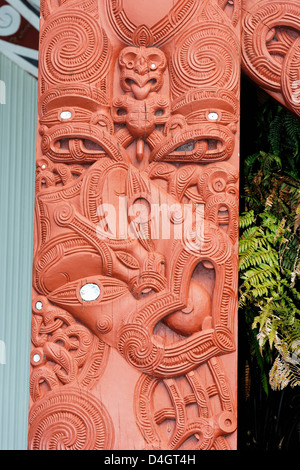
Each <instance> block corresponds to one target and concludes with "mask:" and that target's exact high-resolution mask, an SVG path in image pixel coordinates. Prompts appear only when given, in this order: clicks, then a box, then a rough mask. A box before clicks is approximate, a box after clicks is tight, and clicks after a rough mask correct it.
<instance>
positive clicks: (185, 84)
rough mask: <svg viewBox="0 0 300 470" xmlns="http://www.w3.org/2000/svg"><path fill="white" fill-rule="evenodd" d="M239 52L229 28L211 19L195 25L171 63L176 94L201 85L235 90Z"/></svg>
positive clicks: (173, 87)
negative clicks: (211, 21) (212, 21)
mask: <svg viewBox="0 0 300 470" xmlns="http://www.w3.org/2000/svg"><path fill="white" fill-rule="evenodd" d="M237 54H238V48H237V40H236V39H235V36H234V34H233V32H232V30H231V29H230V28H228V27H227V26H225V25H221V24H216V23H210V22H208V23H205V24H198V25H196V26H195V27H194V28H192V29H191V30H189V31H188V32H187V34H185V36H184V37H183V38H182V40H181V41H180V43H179V44H178V45H177V47H176V48H174V54H173V57H172V59H171V66H170V68H171V76H172V82H173V83H172V89H173V92H174V94H175V95H176V96H178V95H180V94H183V93H185V92H187V91H189V90H190V89H191V88H199V87H201V86H210V87H214V86H218V87H224V88H227V89H230V90H234V89H235V88H236V86H237V83H238V77H239V70H238V63H237V60H236V56H237Z"/></svg>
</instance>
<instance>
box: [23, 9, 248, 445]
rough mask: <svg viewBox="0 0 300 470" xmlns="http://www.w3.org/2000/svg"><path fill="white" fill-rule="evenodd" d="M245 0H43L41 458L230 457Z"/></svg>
mask: <svg viewBox="0 0 300 470" xmlns="http://www.w3.org/2000/svg"><path fill="white" fill-rule="evenodd" d="M240 14H241V12H240V1H239V0H229V1H226V0H225V1H223V0H203V1H201V2H200V1H194V0H177V1H176V2H174V1H173V0H165V1H164V2H161V1H158V0H151V1H149V0H139V1H138V2H136V1H133V0H123V1H122V0H101V1H97V0H78V1H77V0H41V27H40V49H39V58H40V59H39V60H40V63H39V106H38V112H39V114H38V145H37V159H36V164H37V175H36V225H35V246H34V261H33V265H34V275H33V314H32V361H31V366H32V368H31V377H30V399H31V402H30V416H29V448H30V449H106V450H108V449H116V450H117V449H122V450H124V449H130V450H135V449H136V450H142V449H163V450H177V449H181V450H187V449H188V450H208V449H211V450H218V449H224V450H225V449H236V426H237V418H236V416H237V396H236V394H237V390H236V389H237V352H236V351H237V278H238V263H237V261H238V258H237V254H238V250H237V244H238V176H239V86H240Z"/></svg>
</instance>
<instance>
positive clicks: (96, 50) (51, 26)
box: [40, 9, 110, 84]
mask: <svg viewBox="0 0 300 470" xmlns="http://www.w3.org/2000/svg"><path fill="white" fill-rule="evenodd" d="M40 56H41V58H42V60H41V65H40V67H41V69H40V70H41V74H42V77H43V78H44V79H45V80H46V81H47V82H48V83H51V84H57V83H62V84H63V83H72V82H78V81H79V82H82V83H83V82H85V83H87V82H88V83H93V82H97V81H99V80H100V79H101V78H103V77H104V76H105V74H106V72H107V66H108V64H109V59H110V47H109V43H108V39H107V37H106V34H105V32H104V31H103V30H102V29H101V28H100V26H99V24H98V23H97V21H96V20H95V19H94V18H93V17H92V16H91V15H89V14H87V13H85V12H83V11H81V10H80V11H77V10H71V9H68V10H67V11H66V10H64V11H63V12H62V13H61V12H56V13H54V14H52V15H51V16H49V18H48V19H47V21H46V22H45V25H44V28H43V30H42V32H41V35H40Z"/></svg>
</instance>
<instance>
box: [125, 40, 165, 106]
mask: <svg viewBox="0 0 300 470" xmlns="http://www.w3.org/2000/svg"><path fill="white" fill-rule="evenodd" d="M119 64H120V70H121V75H120V83H121V87H122V89H123V90H124V91H125V92H127V93H128V92H132V93H133V95H134V96H135V98H136V99H138V100H143V99H145V98H147V96H148V95H149V93H151V92H157V91H158V90H160V89H161V87H162V85H163V73H164V71H165V69H166V66H167V60H166V57H165V55H164V53H163V52H162V51H161V50H160V49H157V48H155V47H149V48H146V47H144V46H141V47H139V48H137V47H125V49H123V51H122V52H121V54H120V56H119Z"/></svg>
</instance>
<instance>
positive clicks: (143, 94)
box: [131, 82, 151, 100]
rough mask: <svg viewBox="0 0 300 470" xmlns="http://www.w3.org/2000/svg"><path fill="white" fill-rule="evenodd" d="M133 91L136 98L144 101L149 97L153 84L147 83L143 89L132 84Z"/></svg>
mask: <svg viewBox="0 0 300 470" xmlns="http://www.w3.org/2000/svg"><path fill="white" fill-rule="evenodd" d="M131 89H132V92H133V94H134V96H135V97H136V98H137V99H138V100H144V99H145V98H147V96H148V95H149V92H150V89H151V83H150V82H147V83H146V85H144V86H143V87H139V86H138V85H137V83H135V82H133V83H132V84H131Z"/></svg>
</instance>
